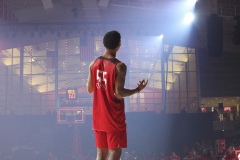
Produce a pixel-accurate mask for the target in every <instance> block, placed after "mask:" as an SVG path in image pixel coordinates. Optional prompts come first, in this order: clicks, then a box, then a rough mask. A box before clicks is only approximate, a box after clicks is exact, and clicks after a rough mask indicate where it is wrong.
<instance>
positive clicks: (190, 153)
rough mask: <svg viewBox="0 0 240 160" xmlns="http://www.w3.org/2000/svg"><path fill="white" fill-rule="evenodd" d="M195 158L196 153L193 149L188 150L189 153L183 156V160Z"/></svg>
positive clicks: (193, 159)
mask: <svg viewBox="0 0 240 160" xmlns="http://www.w3.org/2000/svg"><path fill="white" fill-rule="evenodd" d="M195 159H197V154H196V151H195V150H191V151H190V152H189V155H188V156H186V157H184V158H183V160H195Z"/></svg>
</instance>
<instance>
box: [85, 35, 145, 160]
mask: <svg viewBox="0 0 240 160" xmlns="http://www.w3.org/2000/svg"><path fill="white" fill-rule="evenodd" d="M103 44H104V46H105V53H104V55H103V56H100V57H98V58H97V59H96V60H94V61H93V62H91V64H90V65H89V75H88V82H87V91H88V93H92V92H93V115H92V118H93V119H92V120H93V130H94V133H95V140H96V147H97V160H106V159H107V157H108V160H120V157H121V153H122V148H127V135H126V117H125V111H124V99H123V98H124V97H127V96H131V95H133V94H136V93H139V92H140V91H141V90H142V89H144V88H145V87H146V85H147V84H148V80H146V81H145V80H142V81H139V83H138V86H137V87H136V88H135V89H126V88H124V85H125V77H126V72H127V66H126V65H125V64H124V63H123V62H121V61H119V60H118V59H117V58H116V54H117V51H118V50H119V48H120V46H121V35H120V33H119V32H117V31H110V32H108V33H106V34H105V36H104V38H103Z"/></svg>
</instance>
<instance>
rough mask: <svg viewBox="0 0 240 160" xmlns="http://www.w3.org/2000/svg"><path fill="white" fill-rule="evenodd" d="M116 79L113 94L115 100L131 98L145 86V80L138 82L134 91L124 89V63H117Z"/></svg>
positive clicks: (125, 70) (125, 69)
mask: <svg viewBox="0 0 240 160" xmlns="http://www.w3.org/2000/svg"><path fill="white" fill-rule="evenodd" d="M116 68H117V77H116V81H115V94H116V97H117V98H123V97H127V96H131V95H133V94H135V93H139V92H140V91H141V90H142V89H143V88H145V86H146V85H147V82H145V80H142V81H140V83H139V84H138V87H137V88H135V89H126V88H124V85H125V79H126V73H127V66H126V65H125V64H124V63H121V62H120V63H118V64H117V66H116Z"/></svg>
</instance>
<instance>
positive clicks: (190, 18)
mask: <svg viewBox="0 0 240 160" xmlns="http://www.w3.org/2000/svg"><path fill="white" fill-rule="evenodd" d="M183 21H184V23H185V24H190V23H192V22H193V21H194V14H193V13H187V14H186V15H185V17H184V20H183Z"/></svg>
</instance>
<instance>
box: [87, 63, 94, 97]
mask: <svg viewBox="0 0 240 160" xmlns="http://www.w3.org/2000/svg"><path fill="white" fill-rule="evenodd" d="M93 62H94V61H92V62H91V63H90V65H89V71H88V80H87V84H86V87H87V92H88V93H92V92H93V80H92V71H91V70H92V66H93Z"/></svg>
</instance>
